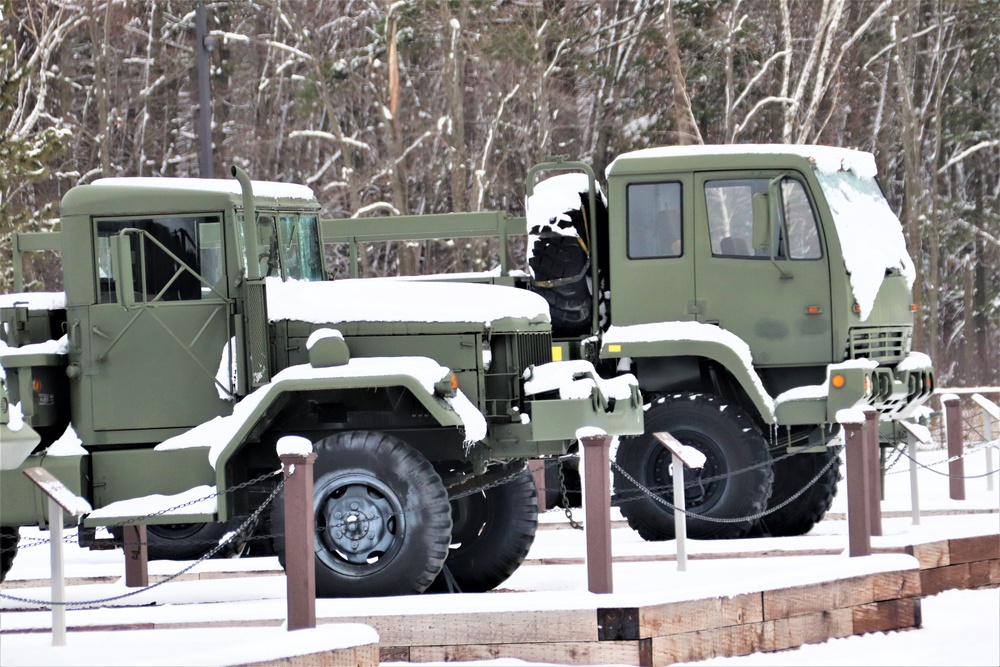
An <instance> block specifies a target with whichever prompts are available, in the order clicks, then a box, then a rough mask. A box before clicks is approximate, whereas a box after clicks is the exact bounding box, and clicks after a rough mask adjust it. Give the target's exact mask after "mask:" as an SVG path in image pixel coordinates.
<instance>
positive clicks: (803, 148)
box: [605, 144, 875, 178]
mask: <svg viewBox="0 0 1000 667" xmlns="http://www.w3.org/2000/svg"><path fill="white" fill-rule="evenodd" d="M711 155H797V156H799V157H803V158H806V159H807V160H808V159H811V160H813V161H814V162H815V164H816V168H817V169H818V170H821V171H839V170H841V169H853V170H854V171H855V172H856V173H857V174H858V175H860V176H862V177H865V178H873V177H874V176H875V158H874V157H873V156H872V155H871V153H865V152H863V151H857V150H853V149H850V148H840V147H838V146H818V145H815V144H709V145H692V146H660V147H657V148H644V149H642V150H638V151H631V152H629V153H623V154H622V155H619V156H618V157H617V158H615V159H614V160H613V161H612V162H611V164H609V165H608V168H607V170H606V172H605V174H610V173H611V171H612V170H613V169H614V166H615V163H616V162H618V161H619V160H622V161H628V160H634V159H643V158H684V157H705V156H711Z"/></svg>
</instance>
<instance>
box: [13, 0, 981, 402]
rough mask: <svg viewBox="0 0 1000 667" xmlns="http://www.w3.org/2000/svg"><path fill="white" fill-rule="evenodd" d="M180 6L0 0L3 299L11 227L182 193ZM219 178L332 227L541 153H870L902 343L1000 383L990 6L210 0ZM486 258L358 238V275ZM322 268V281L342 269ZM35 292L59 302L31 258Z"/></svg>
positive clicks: (436, 246) (851, 0)
mask: <svg viewBox="0 0 1000 667" xmlns="http://www.w3.org/2000/svg"><path fill="white" fill-rule="evenodd" d="M195 5H196V0H167V1H156V0H47V1H46V0H20V1H18V0H15V1H12V0H0V13H2V16H0V19H2V20H0V23H2V26H3V27H2V30H3V34H2V43H0V196H2V200H0V257H2V271H0V292H10V291H11V290H12V274H13V268H12V262H11V249H10V243H11V233H12V232H13V231H25V230H40V229H49V228H52V227H53V226H56V225H57V224H58V223H57V220H58V204H59V200H60V198H61V197H62V195H63V194H65V192H66V191H67V190H68V189H69V188H71V187H73V186H74V185H78V184H81V183H88V182H91V181H93V180H94V179H96V178H99V177H105V176H192V177H197V176H199V175H200V170H199V159H198V141H197V128H198V118H199V107H198V82H197V74H196V55H197V50H196V47H197V44H196V42H195ZM206 7H207V17H208V31H209V38H208V39H209V42H208V43H209V45H210V47H211V51H210V58H211V88H212V103H211V113H212V119H213V125H212V139H213V146H214V149H213V167H214V173H215V174H218V175H225V174H226V173H227V171H228V166H229V165H230V164H236V165H239V166H241V167H243V168H244V169H246V170H247V171H248V172H249V173H250V174H251V176H252V177H253V178H254V179H258V180H276V181H285V182H294V183H305V184H308V185H310V186H311V187H312V188H313V189H314V191H315V192H316V194H317V196H318V198H319V200H320V202H321V203H322V205H323V215H324V216H329V217H351V216H358V217H365V216H371V215H387V214H396V213H436V212H447V211H463V210H464V211H474V210H495V209H500V210H507V211H509V212H511V213H513V214H523V206H524V189H525V186H524V178H525V173H526V170H527V168H528V167H529V166H530V165H532V164H534V163H536V162H540V161H543V160H546V159H548V158H550V157H552V156H554V155H566V156H568V157H570V158H571V159H580V160H584V161H587V162H589V163H590V164H592V165H593V166H594V168H595V170H596V171H597V173H598V174H601V173H602V172H603V169H604V167H606V166H607V164H608V163H609V162H610V161H611V160H612V159H613V158H614V157H615V156H616V155H618V154H619V153H621V152H624V151H628V150H633V149H639V148H646V147H650V146H662V145H674V144H686V143H707V144H721V143H751V142H776V143H822V144H832V145H839V146H846V147H851V148H858V149H860V150H864V151H870V152H872V153H874V154H875V157H876V161H877V163H878V168H879V173H880V181H881V183H882V186H883V188H884V189H885V191H886V194H887V196H888V198H889V201H890V204H891V205H892V207H893V209H894V210H895V211H896V212H897V214H898V215H899V216H900V219H901V220H902V221H903V225H904V232H905V235H906V238H907V245H908V247H909V250H910V254H911V256H912V257H913V259H914V261H915V263H916V265H917V269H918V278H917V282H916V284H915V285H914V301H915V303H916V305H917V307H918V318H917V327H916V332H915V339H914V349H917V350H921V351H924V352H927V353H929V354H930V355H931V356H932V357H933V359H934V362H935V367H936V370H937V372H938V381H939V383H940V384H946V385H950V384H959V385H969V386H973V385H983V384H993V385H996V384H1000V277H998V276H1000V205H998V204H1000V0H665V1H663V0H660V1H655V0H399V1H396V2H391V1H390V0H325V1H322V0H252V1H251V0H232V1H229V2H207V3H206ZM496 252H497V248H496V246H495V245H491V244H485V243H482V242H475V241H469V242H467V243H458V244H454V243H453V244H443V243H436V242H427V243H422V244H410V245H393V244H388V245H386V244H383V245H380V246H372V247H370V248H369V249H368V251H367V253H365V254H364V256H363V257H362V262H363V263H364V266H365V268H366V270H367V271H368V272H369V273H370V274H378V275H396V274H409V273H413V272H415V271H417V270H418V268H419V270H422V271H424V272H431V271H443V270H482V269H483V268H489V267H490V266H492V265H494V264H495V263H496ZM343 259H344V258H342V257H340V256H338V254H337V252H336V250H334V252H333V253H332V254H328V261H329V262H331V263H333V264H335V265H336V264H338V263H339V262H342V261H343ZM25 273H26V276H27V278H28V281H29V289H61V288H62V285H61V283H60V278H59V275H58V264H57V263H56V262H54V261H52V259H51V258H47V257H44V256H35V257H32V258H30V260H29V261H28V262H26V266H25Z"/></svg>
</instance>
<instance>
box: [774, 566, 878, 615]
mask: <svg viewBox="0 0 1000 667" xmlns="http://www.w3.org/2000/svg"><path fill="white" fill-rule="evenodd" d="M763 595H764V620H765V621H770V620H774V619H776V618H788V617H789V616H802V615H805V614H814V613H817V612H823V611H829V610H830V609H840V608H842V607H853V606H855V605H858V604H864V603H866V602H872V601H873V600H874V599H875V594H874V590H873V580H872V577H871V576H870V575H868V576H862V577H852V578H850V579H840V580H838V581H829V582H826V583H822V584H810V585H808V586H795V587H793V588H783V589H780V590H774V591H764V593H763Z"/></svg>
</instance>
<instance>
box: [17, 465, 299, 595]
mask: <svg viewBox="0 0 1000 667" xmlns="http://www.w3.org/2000/svg"><path fill="white" fill-rule="evenodd" d="M280 473H281V471H280V470H279V471H278V472H277V473H268V474H267V475H264V478H265V479H266V478H267V477H271V476H273V475H274V474H280ZM284 486H285V480H284V479H282V480H281V481H280V482H279V483H278V484H277V485H275V487H274V490H273V491H271V495H269V496H268V497H267V499H266V500H265V501H264V502H263V503H261V505H260V507H258V508H257V509H256V510H254V512H253V513H252V514H250V516H248V517H247V518H246V520H245V521H244V522H243V523H242V524H241V525H240V526H239V528H237V529H236V530H233V531H231V532H230V533H229V534H228V535H226V537H225V539H222V540H219V541H218V544H216V546H215V547H213V548H212V549H210V550H209V551H208V552H206V553H205V554H204V555H203V556H202V557H201V558H199V559H198V560H196V561H194V562H193V563H191V564H190V565H188V566H187V567H185V568H184V569H182V570H180V571H179V572H177V573H175V574H172V575H170V576H168V577H166V578H164V579H162V580H160V581H158V582H156V583H155V584H150V585H149V586H146V587H145V588H139V589H137V590H134V591H129V592H128V593H123V594H121V595H114V596H111V597H106V598H99V599H96V600H83V601H78V602H67V601H60V602H56V601H54V600H32V599H31V598H22V597H18V596H16V595H7V594H6V593H0V598H5V599H7V600H14V601H16V602H24V603H27V604H33V605H38V606H42V607H55V606H64V607H88V606H96V605H103V604H106V603H108V602H116V601H118V600H124V599H126V598H130V597H134V596H136V595H139V594H140V593H144V592H146V591H149V590H152V589H154V588H156V587H158V586H162V585H163V584H166V583H168V582H171V581H173V580H174V579H176V578H177V577H180V576H181V575H184V574H186V573H188V572H190V571H191V570H192V569H193V568H194V567H195V566H197V565H198V564H199V563H202V562H203V561H206V560H208V559H210V558H212V557H213V556H215V554H217V553H219V551H221V550H222V549H223V548H225V547H226V546H227V545H228V544H229V543H230V542H232V541H233V540H234V539H236V537H237V536H238V535H240V533H242V532H243V531H245V530H247V528H249V527H250V526H251V525H252V524H253V523H254V522H255V521H257V519H258V518H259V517H260V515H261V513H262V512H263V511H264V508H266V507H267V506H268V505H270V504H271V501H272V500H274V498H275V497H276V496H277V495H278V493H279V492H280V491H281V490H282V488H284ZM235 489H236V487H233V488H232V489H230V490H231V491H232V490H235ZM186 505H187V503H185V504H184V505H181V507H184V506H186ZM149 516H154V515H149ZM123 525H124V524H123Z"/></svg>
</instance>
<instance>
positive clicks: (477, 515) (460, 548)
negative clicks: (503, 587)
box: [431, 469, 538, 593]
mask: <svg viewBox="0 0 1000 667" xmlns="http://www.w3.org/2000/svg"><path fill="white" fill-rule="evenodd" d="M451 519H452V522H453V528H452V531H451V549H450V550H449V552H448V559H447V560H446V561H445V567H447V568H448V571H449V572H450V573H451V575H452V577H453V578H454V580H455V583H456V584H457V585H458V588H459V590H460V591H461V592H463V593H483V592H486V591H490V590H493V589H494V588H496V587H497V586H499V585H500V584H502V583H503V582H504V581H506V580H507V578H508V577H510V575H512V574H513V573H514V570H516V569H517V568H518V567H520V565H521V563H523V562H524V558H525V556H527V555H528V550H529V549H530V548H531V545H532V543H533V542H534V541H535V530H536V529H537V528H538V490H537V489H536V487H535V480H534V478H533V477H532V476H531V471H529V470H527V469H525V470H523V471H521V472H519V473H517V475H515V476H514V477H512V478H511V479H510V480H508V481H507V482H506V483H504V484H501V485H500V486H496V487H493V488H491V489H487V490H485V491H478V492H476V493H474V494H472V495H468V496H464V497H462V498H458V499H455V500H452V501H451ZM431 590H434V591H446V590H448V587H447V583H446V582H445V576H444V574H443V573H442V575H441V576H439V577H438V578H437V580H435V582H434V585H433V586H431Z"/></svg>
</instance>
